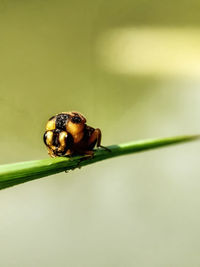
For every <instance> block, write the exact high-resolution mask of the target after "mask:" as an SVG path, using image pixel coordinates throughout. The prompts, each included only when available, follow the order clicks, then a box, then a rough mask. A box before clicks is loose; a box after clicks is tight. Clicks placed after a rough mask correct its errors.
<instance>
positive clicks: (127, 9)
mask: <svg viewBox="0 0 200 267" xmlns="http://www.w3.org/2000/svg"><path fill="white" fill-rule="evenodd" d="M199 12H200V2H199V1H197V0H191V1H185V0H183V1H178V0H175V1H174V0H173V1H172V0H168V1H159V0H152V1H147V0H142V1H141V0H133V1H131V0H124V1H119V0H115V1H113V0H110V1H105V0H96V1H89V0H88V1H81V0H74V1H64V0H58V1H52V0H46V1H44V0H40V1H39V0H34V1H33V0H29V1H24V0H18V1H14V0H0V121H1V131H0V140H1V143H0V145H1V160H0V163H1V164H3V163H11V162H17V161H24V160H32V159H40V158H45V157H47V151H46V148H45V146H44V145H43V142H42V135H43V132H44V127H45V123H46V121H47V119H48V118H49V117H51V116H52V115H54V114H56V113H59V112H62V111H70V110H77V111H80V112H82V113H83V114H84V115H85V116H86V117H87V122H88V124H89V125H91V126H94V127H99V128H101V130H102V132H103V140H102V141H103V145H109V144H116V143H120V142H127V141H131V140H134V139H143V138H150V137H164V136H173V135H178V134H193V133H194V134H195V133H199V132H200V124H199V122H200V27H199V26H200V16H199ZM199 160H200V144H199V143H198V142H194V143H188V144H182V145H178V146H174V147H169V148H165V149H160V150H155V151H149V152H146V153H141V154H135V155H129V156H127V157H122V158H117V159H112V160H108V161H105V162H101V163H97V164H94V165H92V166H88V167H85V168H82V169H81V170H76V171H72V172H70V173H67V174H65V173H61V174H58V175H54V176H50V177H47V178H43V179H40V180H37V181H33V182H29V183H26V184H23V185H19V186H16V187H13V188H10V189H6V190H3V191H1V192H0V251H1V255H0V266H3V267H11V266H12V267H22V266H24V267H35V266H41V267H44V266H48V267H54V266H59V267H64V266H72V267H83V266H84V267H94V266H95V267H102V266H104V267H107V266H109V267H110V266H115V267H118V266H119V267H121V266H123V267H124V266H127V267H129V266H141V267H143V266H152V267H155V266H159V267H160V266H170V267H179V266H180V267H188V266H192V267H196V266H200V255H199V250H200V239H199V236H200V229H199V224H200V215H199V207H200V196H199V192H200V179H199V178H200V167H199Z"/></svg>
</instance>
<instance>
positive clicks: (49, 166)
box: [0, 135, 200, 189]
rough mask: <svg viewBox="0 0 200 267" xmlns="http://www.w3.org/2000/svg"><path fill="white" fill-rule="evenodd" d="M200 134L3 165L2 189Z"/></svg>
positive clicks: (187, 139)
mask: <svg viewBox="0 0 200 267" xmlns="http://www.w3.org/2000/svg"><path fill="white" fill-rule="evenodd" d="M198 138H200V136H199V135H188V136H176V137H168V138H162V139H149V140H144V141H136V142H130V143H127V144H120V145H112V146H108V148H109V149H110V150H111V151H110V152H108V151H106V150H104V149H98V150H96V151H95V153H94V157H93V158H90V159H88V158H87V157H86V156H76V157H71V158H69V157H57V158H48V159H42V160H34V161H25V162H19V163H13V164H5V165H1V166H0V189H3V188H7V187H11V186H13V185H17V184H21V183H24V182H28V181H31V180H34V179H38V178H41V177H45V176H48V175H52V174H55V173H59V172H62V171H67V170H73V169H75V168H76V167H82V166H86V165H88V164H92V163H95V162H97V161H101V160H104V159H109V158H113V157H117V156H122V155H126V154H131V153H136V152H140V151H145V150H150V149H155V148H158V147H162V146H168V145H172V144H176V143H181V142H187V141H192V140H196V139H198Z"/></svg>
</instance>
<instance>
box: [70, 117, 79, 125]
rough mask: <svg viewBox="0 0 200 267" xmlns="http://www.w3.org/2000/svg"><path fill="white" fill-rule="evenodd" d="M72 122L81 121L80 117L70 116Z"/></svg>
mask: <svg viewBox="0 0 200 267" xmlns="http://www.w3.org/2000/svg"><path fill="white" fill-rule="evenodd" d="M72 122H73V123H77V124H78V123H80V122H81V118H80V117H79V116H75V117H72Z"/></svg>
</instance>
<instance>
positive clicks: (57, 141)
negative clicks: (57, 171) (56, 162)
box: [43, 111, 109, 157]
mask: <svg viewBox="0 0 200 267" xmlns="http://www.w3.org/2000/svg"><path fill="white" fill-rule="evenodd" d="M43 140H44V143H45V145H46V146H47V148H48V154H49V155H50V156H51V157H59V156H71V155H88V156H91V157H93V154H94V151H93V149H94V147H95V146H97V148H99V147H101V148H103V149H105V150H108V151H109V149H108V148H106V147H104V146H102V145H101V130H100V129H99V128H97V129H95V128H93V127H90V126H88V125H87V124H86V118H85V117H84V116H83V115H82V114H81V113H79V112H76V111H72V112H61V113H59V114H56V115H55V116H53V117H51V118H50V119H49V120H48V122H47V124H46V129H45V133H44V136H43Z"/></svg>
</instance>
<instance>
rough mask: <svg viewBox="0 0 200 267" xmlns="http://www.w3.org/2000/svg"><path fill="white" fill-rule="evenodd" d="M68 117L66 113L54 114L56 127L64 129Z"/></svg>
mask: <svg viewBox="0 0 200 267" xmlns="http://www.w3.org/2000/svg"><path fill="white" fill-rule="evenodd" d="M68 119H69V115H68V114H62V113H61V114H58V115H57V116H56V129H59V130H62V131H66V122H67V120H68Z"/></svg>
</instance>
